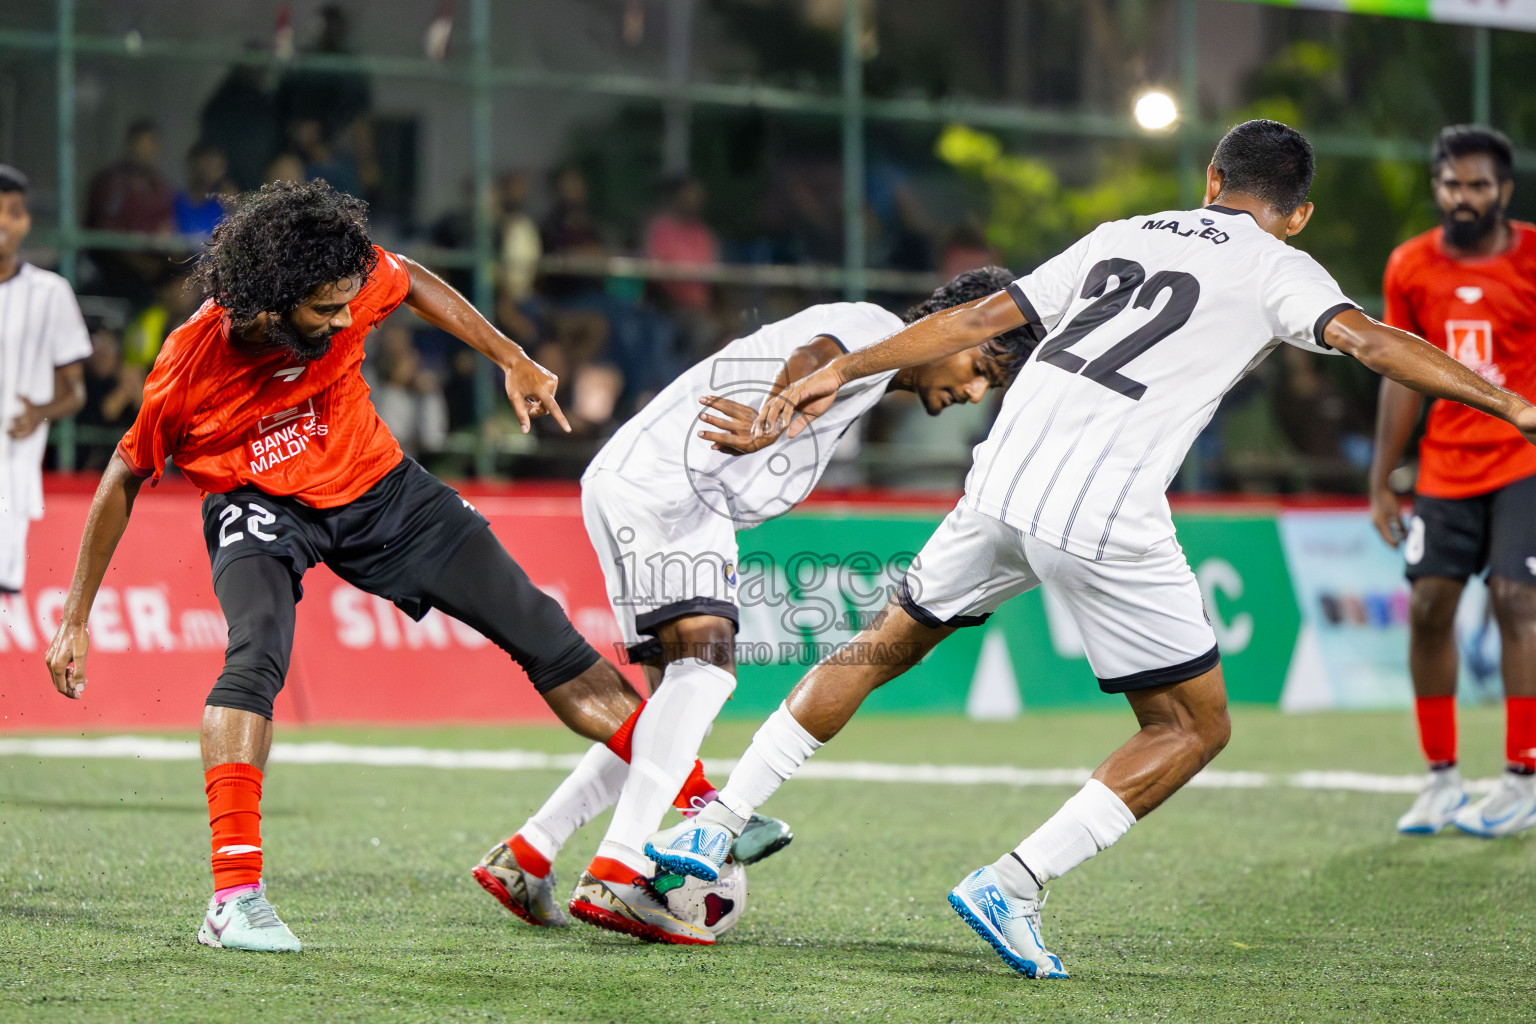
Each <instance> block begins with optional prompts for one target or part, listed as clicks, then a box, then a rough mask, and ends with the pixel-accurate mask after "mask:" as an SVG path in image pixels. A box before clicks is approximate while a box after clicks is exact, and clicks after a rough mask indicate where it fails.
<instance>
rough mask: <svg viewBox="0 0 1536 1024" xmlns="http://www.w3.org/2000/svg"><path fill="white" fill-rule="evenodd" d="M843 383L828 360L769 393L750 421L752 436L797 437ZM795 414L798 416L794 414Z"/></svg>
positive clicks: (826, 406) (825, 408) (823, 410)
mask: <svg viewBox="0 0 1536 1024" xmlns="http://www.w3.org/2000/svg"><path fill="white" fill-rule="evenodd" d="M842 386H843V378H842V375H841V374H839V373H838V372H837V369H836V364H835V363H829V364H827V365H826V366H823V367H822V368H821V369H819V370H817V371H816V372H815V373H813V374H811V375H810V376H808V377H802V378H801V379H800V380H797V381H795V382H794V383H793V384H791V385H789V386H788V387H786V388H785V389H784V390H782V391H780V392H779V393H778V394H775V395H771V396H769V398H768V401H766V402H764V403H763V408H762V411H761V412H759V413H758V414H757V420H756V422H754V423H753V424H752V436H753V437H759V436H770V435H771V437H774V438H776V437H778V436H779V435H780V434H782V435H784V436H785V437H788V438H791V439H793V438H796V437H799V436H800V434H801V433H802V432H803V431H804V430H805V428H806V427H808V426H810V425H811V421H812V420H814V419H816V417H818V416H820V415H821V414H822V413H824V412H826V411H827V410H828V409H830V408H832V403H833V402H834V401H836V399H837V389H838V388H840V387H842ZM796 413H798V414H799V415H796Z"/></svg>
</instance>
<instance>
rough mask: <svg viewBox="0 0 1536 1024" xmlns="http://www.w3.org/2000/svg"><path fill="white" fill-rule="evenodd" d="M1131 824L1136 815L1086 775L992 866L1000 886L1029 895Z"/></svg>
mask: <svg viewBox="0 0 1536 1024" xmlns="http://www.w3.org/2000/svg"><path fill="white" fill-rule="evenodd" d="M1134 824H1136V815H1134V814H1132V813H1131V809H1130V808H1129V807H1127V806H1125V802H1124V801H1123V800H1121V799H1120V798H1119V797H1118V796H1116V795H1115V793H1114V790H1112V789H1110V788H1109V787H1108V786H1106V785H1104V783H1102V782H1100V781H1099V780H1098V779H1089V780H1088V784H1087V785H1085V786H1084V787H1083V788H1082V789H1080V790H1078V791H1077V792H1076V793H1074V794H1073V795H1072V798H1071V799H1070V800H1068V801H1067V802H1066V803H1064V804H1062V805H1061V810H1059V811H1057V812H1056V813H1055V814H1053V815H1051V818H1050V820H1049V821H1047V822H1046V823H1045V824H1044V825H1041V826H1040V827H1039V828H1037V829H1035V831H1034V832H1032V833H1030V836H1029V838H1028V839H1026V840H1024V841H1023V842H1022V843H1020V844H1019V845H1018V846H1017V847H1015V848H1014V850H1013V852H1012V853H1009V854H1007V855H1006V856H1004V857H1002V858H1001V859H999V860H998V861H997V862H996V863H994V864H993V865H992V867H993V868H995V869H996V870H997V875H998V879H999V881H1001V882H1002V888H1003V891H1004V892H1006V893H1008V894H1009V895H1010V896H1016V897H1019V898H1021V899H1027V898H1029V897H1032V896H1034V895H1036V894H1037V893H1038V892H1039V891H1040V887H1041V886H1043V885H1044V884H1045V883H1046V882H1049V881H1050V880H1051V879H1053V878H1060V877H1061V876H1062V875H1064V874H1066V873H1067V872H1068V871H1071V870H1072V869H1073V868H1075V867H1077V866H1078V865H1079V864H1081V863H1082V862H1083V861H1085V860H1087V859H1088V858H1089V857H1092V856H1093V855H1094V854H1096V853H1098V852H1099V851H1100V850H1107V849H1109V848H1110V846H1111V845H1113V844H1114V842H1115V840H1116V839H1119V838H1120V837H1121V836H1123V835H1125V833H1126V832H1127V831H1128V830H1129V829H1130V827H1131V826H1132V825H1134Z"/></svg>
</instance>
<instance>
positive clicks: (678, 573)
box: [474, 267, 1037, 944]
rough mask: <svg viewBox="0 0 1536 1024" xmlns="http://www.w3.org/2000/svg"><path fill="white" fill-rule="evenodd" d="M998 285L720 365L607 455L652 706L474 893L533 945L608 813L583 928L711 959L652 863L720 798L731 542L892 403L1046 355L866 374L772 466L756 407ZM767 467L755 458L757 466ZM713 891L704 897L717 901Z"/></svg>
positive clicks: (819, 329) (1014, 353)
mask: <svg viewBox="0 0 1536 1024" xmlns="http://www.w3.org/2000/svg"><path fill="white" fill-rule="evenodd" d="M1011 280H1012V275H1011V274H1009V273H1008V272H1007V271H1004V270H1001V269H999V268H997V267H987V268H984V269H981V270H972V271H968V272H966V273H964V274H961V275H960V276H958V277H956V278H955V279H954V280H953V281H951V282H949V283H948V284H946V285H944V286H943V287H942V288H940V289H938V290H937V291H936V292H934V293H933V295H932V296H931V297H930V298H929V299H928V300H927V301H926V302H924V303H922V304H921V305H919V306H917V307H915V308H914V309H912V310H910V311H908V313H907V314H906V316H905V317H898V316H897V315H896V314H894V313H891V312H889V311H887V310H885V309H883V308H881V307H879V306H876V305H873V304H871V303H867V302H835V303H829V304H826V305H820V306H812V307H811V308H810V309H807V310H805V311H803V312H800V313H797V314H795V315H794V316H791V317H788V318H787V319H784V320H780V321H779V322H777V323H773V324H769V325H768V326H766V327H763V328H762V329H761V330H758V331H756V332H755V333H753V334H750V335H748V336H746V337H744V338H740V339H738V340H736V341H733V342H732V343H731V344H729V345H727V346H726V347H725V348H724V349H722V350H721V351H720V352H718V353H716V354H715V355H713V356H711V357H710V358H708V359H706V360H704V361H703V362H701V363H699V364H697V365H696V366H694V367H692V368H691V369H689V370H688V371H687V372H685V373H684V374H683V375H682V376H680V377H679V378H678V379H677V380H675V381H674V382H673V383H672V384H671V385H669V386H668V387H667V388H666V389H665V390H664V391H662V392H661V394H659V395H657V396H656V398H655V399H653V400H652V401H651V403H650V404H649V405H647V406H646V407H645V409H643V410H642V411H641V412H640V414H639V415H637V416H636V417H635V418H634V419H632V420H630V421H629V422H628V423H626V424H625V425H624V426H623V427H621V428H620V429H619V431H618V433H616V434H615V435H614V436H613V438H612V439H611V440H610V441H609V442H608V443H607V444H605V445H604V446H603V448H602V450H601V451H599V452H598V453H597V455H596V457H595V458H593V460H592V463H591V465H590V466H589V467H588V468H587V471H586V473H585V474H584V475H583V476H582V481H581V507H582V517H583V519H584V520H585V521H586V525H587V532H588V534H589V535H590V536H591V538H592V545H593V547H594V548H595V549H596V550H597V554H598V557H599V560H600V561H601V562H602V565H603V573H604V576H605V579H606V583H607V586H608V594H609V600H610V602H611V603H612V605H613V610H614V614H615V615H616V616H617V617H618V621H619V624H620V627H621V629H622V630H623V634H624V642H625V644H626V645H627V646H628V648H629V651H628V653H629V659H630V661H631V662H641V663H643V664H644V666H645V673H646V678H647V682H649V684H650V686H651V691H652V696H651V698H650V700H648V701H646V702H645V703H644V704H643V705H641V707H640V709H639V710H638V711H636V712H635V715H634V716H633V717H631V719H630V720H629V721H628V722H626V723H625V724H624V727H623V728H621V729H620V730H619V732H618V733H616V734H615V736H614V738H613V739H611V740H609V741H608V742H607V743H606V744H603V743H599V744H596V745H594V746H593V747H592V748H591V749H590V750H589V751H588V752H587V753H586V755H585V756H584V757H583V758H582V760H581V762H580V764H579V765H578V766H577V767H576V769H575V770H574V771H573V772H572V773H571V775H570V776H569V777H568V778H567V779H566V780H565V781H564V782H563V783H562V784H561V785H560V787H559V788H558V789H556V790H555V792H554V794H553V795H552V796H551V797H550V798H549V800H548V802H546V803H545V805H544V806H543V807H542V808H540V809H539V810H538V811H537V812H536V813H535V814H534V815H533V817H531V818H529V819H528V821H527V823H526V824H524V825H523V826H522V828H520V829H518V831H517V833H516V834H515V835H513V836H512V837H511V838H509V839H508V840H506V842H504V843H500V844H498V845H497V846H495V847H493V848H492V849H491V851H490V852H489V853H487V854H486V856H485V858H484V859H482V861H481V862H480V864H479V865H478V866H477V867H476V868H475V870H474V875H475V878H476V880H477V881H478V882H479V883H480V884H481V885H482V886H483V887H484V888H485V889H486V890H487V891H488V892H490V893H491V894H492V895H494V896H495V897H496V898H497V899H499V900H500V901H501V902H502V904H503V905H505V906H506V907H507V909H508V910H511V911H512V912H513V913H514V914H516V915H517V916H518V917H520V918H522V919H523V920H524V921H527V922H529V923H530V924H535V925H563V924H566V923H567V921H566V918H565V915H564V914H563V913H561V911H560V909H559V906H558V904H557V903H556V901H555V897H554V893H553V890H554V876H553V872H552V870H551V864H552V862H553V861H554V859H555V855H556V854H557V853H559V851H560V848H561V847H562V846H563V845H564V844H565V842H566V840H568V839H569V838H570V836H571V834H572V833H574V832H575V831H576V829H577V828H579V827H580V826H581V825H583V824H585V823H586V822H588V821H590V820H591V819H592V818H593V817H595V816H596V815H598V814H599V813H601V812H602V811H603V810H605V809H606V808H608V807H609V806H612V805H614V803H615V800H617V805H616V806H615V807H614V812H613V821H612V824H611V825H610V827H609V829H608V833H607V835H606V836H605V838H604V840H603V843H602V845H601V846H600V847H599V849H598V855H597V857H596V859H594V860H593V861H592V863H591V864H590V865H589V866H588V867H587V870H586V872H585V873H584V874H583V875H582V876H581V880H580V882H579V883H578V885H577V886H576V891H575V894H574V895H573V896H572V898H571V901H570V910H571V912H572V913H573V914H575V915H576V916H577V917H579V918H581V919H582V920H584V921H587V922H588V923H590V924H594V925H597V926H598V927H601V928H607V929H610V930H612V931H617V932H623V933H625V934H629V935H634V936H637V937H639V938H642V939H648V940H651V941H656V942H672V943H680V944H709V943H713V942H714V935H713V933H712V932H711V931H710V930H709V928H708V924H709V923H710V922H709V921H707V920H706V921H704V922H702V924H703V925H704V927H700V923H697V922H692V921H684V920H680V919H679V918H678V916H677V915H676V914H674V913H673V912H672V909H671V908H670V907H669V905H668V903H667V901H666V899H665V893H666V891H667V890H668V888H669V886H674V885H677V884H680V883H681V882H682V880H683V879H682V878H681V876H679V875H676V874H670V875H669V874H667V873H663V874H662V875H661V876H658V875H657V874H656V872H655V868H654V866H653V865H652V863H651V861H650V859H649V858H647V857H646V856H645V854H644V853H642V852H641V846H642V844H643V843H644V842H645V837H646V836H647V835H649V834H650V833H651V832H652V831H653V830H655V829H656V828H657V827H658V826H659V825H660V824H661V819H662V816H663V815H664V814H665V813H666V810H667V808H668V807H669V806H671V805H672V804H673V803H674V801H675V802H676V803H677V805H678V807H679V809H680V810H683V811H684V812H685V813H691V812H694V811H696V810H697V809H698V808H700V807H703V806H704V805H705V804H706V803H707V802H708V801H709V800H710V799H712V798H713V797H714V795H715V789H714V787H713V786H712V785H710V783H709V782H708V780H706V779H705V778H704V774H703V769H702V768H701V767H700V766H699V764H698V761H697V757H698V750H699V745H700V744H701V743H702V742H703V741H704V737H705V735H706V733H707V732H708V731H709V727H710V724H711V723H712V722H713V721H714V720H715V716H716V715H717V714H719V712H720V709H721V707H722V706H724V704H725V702H726V700H727V699H728V698H729V697H730V695H731V692H732V690H734V689H735V686H736V664H735V658H734V650H733V648H734V640H735V633H736V627H737V619H738V612H737V604H736V594H737V583H738V581H737V555H736V531H737V530H744V529H750V528H752V527H754V526H757V525H758V524H760V523H762V522H764V521H766V520H768V519H772V518H775V517H776V516H779V515H782V514H783V513H785V512H787V511H789V510H790V509H791V508H793V507H794V506H795V505H796V504H798V503H799V502H800V501H801V500H802V499H804V498H805V496H806V495H807V494H809V493H810V491H811V488H812V487H814V486H815V484H816V481H817V480H818V479H819V478H820V477H821V474H822V471H823V470H825V469H826V467H827V463H828V462H829V461H830V460H831V458H832V453H833V451H834V449H835V448H836V447H837V444H838V441H840V440H841V439H842V436H843V434H844V433H846V432H847V431H848V430H849V429H850V428H851V427H852V426H853V425H854V423H855V421H857V420H858V418H859V417H860V416H861V415H863V414H864V413H865V412H866V411H867V410H869V409H870V408H871V407H872V406H874V404H875V403H876V402H878V401H879V400H880V398H881V396H883V395H884V394H885V393H886V392H887V391H888V390H896V391H912V392H915V393H916V394H917V395H918V397H919V398H920V399H921V400H922V403H923V405H924V407H925V408H926V409H927V411H928V412H929V413H930V414H931V415H938V413H939V412H941V411H942V410H943V409H945V408H947V407H949V406H950V405H956V404H965V403H968V402H978V401H980V400H981V398H982V396H983V395H985V394H986V393H987V391H988V390H990V389H991V388H994V387H1001V386H1003V385H1005V384H1007V383H1008V381H1009V380H1011V379H1012V377H1013V375H1014V373H1016V372H1017V371H1018V369H1019V367H1020V366H1021V365H1022V364H1023V361H1024V359H1025V358H1027V356H1028V354H1029V351H1030V349H1031V348H1032V347H1033V345H1034V344H1035V339H1036V337H1037V336H1036V335H1035V334H1034V333H1033V332H1031V331H1029V330H1028V329H1026V328H1025V327H1024V325H1023V324H1022V323H1020V324H1016V325H1015V328H1016V329H1015V330H1012V331H996V332H993V333H992V334H989V335H988V336H987V337H985V338H978V339H977V341H976V342H975V343H974V344H971V345H967V346H960V347H956V348H952V349H951V350H949V351H947V352H946V353H945V354H944V355H942V356H939V357H936V358H934V359H931V360H918V361H916V362H915V363H914V364H913V365H911V366H907V367H902V368H898V367H895V366H892V367H891V368H890V369H889V370H885V371H882V372H879V373H874V374H869V375H867V376H866V377H865V378H864V379H863V380H861V381H859V382H858V384H856V385H850V386H848V387H845V388H843V389H842V390H841V391H840V392H838V393H837V394H836V395H835V396H834V395H833V394H831V393H830V392H829V393H828V396H827V398H826V400H825V401H823V402H822V403H820V404H819V405H818V406H817V407H816V409H815V411H816V413H817V415H816V416H815V417H814V419H813V420H812V421H810V422H809V425H808V426H806V427H805V428H804V429H802V430H797V431H796V436H795V438H794V440H793V441H790V442H788V443H786V444H782V445H777V446H775V447H774V448H773V450H772V451H760V449H763V448H765V447H767V446H768V445H769V444H770V443H772V442H773V441H774V440H775V439H776V438H777V436H778V432H768V433H762V432H760V433H759V434H758V436H756V437H754V436H753V425H754V420H755V418H756V416H757V410H758V407H759V406H761V405H762V404H763V402H764V401H765V400H766V399H767V398H768V397H769V396H770V395H771V394H772V393H773V392H774V391H776V390H778V389H781V388H783V387H784V386H785V385H786V383H788V382H793V381H798V380H801V379H802V378H805V377H807V376H809V375H810V374H812V373H815V372H816V371H818V370H820V369H822V368H823V367H825V366H827V365H828V364H829V363H831V362H832V361H833V360H834V359H837V358H838V357H841V356H844V355H846V354H848V353H852V352H859V351H861V350H863V349H866V348H868V347H869V346H871V345H874V344H875V343H876V342H878V341H880V340H881V339H882V338H885V337H888V336H889V335H891V334H892V333H894V332H896V331H899V330H900V329H901V328H902V326H903V324H904V323H911V322H913V321H916V320H918V319H921V318H922V317H924V316H927V315H929V314H931V313H934V312H937V311H939V310H943V309H948V308H950V307H952V306H956V305H959V304H962V303H969V302H973V301H975V300H978V299H981V298H984V297H985V296H987V295H990V294H992V293H993V292H995V291H997V290H998V289H999V288H1002V287H1005V286H1006V285H1007V284H1008V282H1009V281H1011ZM754 453H757V454H754ZM789 839H790V833H789V830H788V828H787V827H786V826H785V825H784V823H783V822H780V821H776V820H774V819H772V818H762V817H757V816H754V815H751V814H748V815H746V816H744V817H743V820H742V821H741V822H740V826H739V827H738V828H737V830H736V835H735V836H732V837H729V838H721V839H720V843H721V848H720V850H719V856H718V861H719V862H720V863H723V862H724V861H725V858H726V856H727V854H728V853H734V856H735V859H736V860H737V861H738V862H740V863H752V862H754V861H756V860H760V859H762V858H763V857H765V856H767V855H768V854H770V853H772V852H774V851H775V850H777V849H779V848H781V847H782V846H783V845H785V844H786V843H788V842H789ZM712 880H713V879H711V881H712Z"/></svg>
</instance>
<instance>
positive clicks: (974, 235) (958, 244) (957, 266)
mask: <svg viewBox="0 0 1536 1024" xmlns="http://www.w3.org/2000/svg"><path fill="white" fill-rule="evenodd" d="M997 262H998V259H997V253H996V252H995V251H993V249H992V247H991V246H990V245H988V244H987V238H986V235H984V234H982V231H981V228H979V227H977V226H976V224H974V223H972V222H971V221H965V222H964V223H962V224H958V225H956V227H955V229H954V230H953V231H951V232H950V233H949V238H948V239H946V240H945V242H944V252H943V255H942V256H941V257H940V258H939V274H940V276H942V277H944V278H945V279H946V280H948V279H952V278H954V277H957V276H959V275H960V274H963V273H965V272H966V271H967V270H976V269H978V268H980V267H991V266H996V265H997Z"/></svg>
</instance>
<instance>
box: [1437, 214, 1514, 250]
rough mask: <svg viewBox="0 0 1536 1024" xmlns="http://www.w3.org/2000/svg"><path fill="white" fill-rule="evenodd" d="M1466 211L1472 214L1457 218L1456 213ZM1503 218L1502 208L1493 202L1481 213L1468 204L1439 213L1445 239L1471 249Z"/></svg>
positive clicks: (1459, 246)
mask: <svg viewBox="0 0 1536 1024" xmlns="http://www.w3.org/2000/svg"><path fill="white" fill-rule="evenodd" d="M1461 212H1466V213H1470V214H1472V216H1471V217H1469V218H1458V217H1457V216H1456V214H1458V213H1461ZM1503 219H1504V208H1503V207H1502V206H1500V205H1499V204H1498V203H1494V204H1492V205H1491V206H1489V207H1488V209H1486V210H1484V211H1483V212H1482V213H1481V214H1478V212H1477V211H1476V210H1474V209H1472V207H1470V206H1458V207H1456V208H1455V209H1453V210H1452V211H1451V212H1450V213H1442V214H1441V215H1440V225H1441V227H1442V228H1444V230H1445V240H1446V241H1447V242H1450V243H1451V245H1453V246H1455V247H1456V248H1458V249H1473V248H1476V247H1477V246H1478V245H1479V244H1481V243H1482V241H1483V240H1484V239H1486V238H1487V237H1488V236H1489V235H1491V234H1493V233H1494V232H1495V231H1497V230H1498V229H1499V222H1500V221H1501V220H1503Z"/></svg>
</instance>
